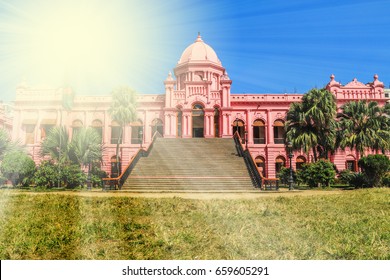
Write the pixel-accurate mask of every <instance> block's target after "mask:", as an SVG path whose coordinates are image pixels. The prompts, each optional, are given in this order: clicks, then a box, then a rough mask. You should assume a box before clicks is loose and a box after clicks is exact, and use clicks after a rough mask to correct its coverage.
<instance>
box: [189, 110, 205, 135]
mask: <svg viewBox="0 0 390 280" xmlns="http://www.w3.org/2000/svg"><path fill="white" fill-rule="evenodd" d="M192 137H193V138H202V137H204V111H203V107H202V105H199V104H196V105H194V107H193V108H192Z"/></svg>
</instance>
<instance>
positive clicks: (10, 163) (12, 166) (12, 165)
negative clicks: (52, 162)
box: [0, 151, 35, 187]
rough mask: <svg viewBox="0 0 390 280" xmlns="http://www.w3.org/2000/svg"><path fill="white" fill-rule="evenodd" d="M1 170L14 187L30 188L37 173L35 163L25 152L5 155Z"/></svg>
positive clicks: (12, 152)
mask: <svg viewBox="0 0 390 280" xmlns="http://www.w3.org/2000/svg"><path fill="white" fill-rule="evenodd" d="M0 170H1V173H2V174H3V176H4V177H5V178H7V179H8V180H10V181H11V183H12V186H14V187H16V186H28V185H29V183H30V179H31V177H32V176H33V174H34V172H35V163H34V161H33V160H32V159H31V157H29V156H28V155H26V154H25V153H24V152H22V151H11V152H8V153H6V154H5V155H4V158H3V161H2V162H1V166H0Z"/></svg>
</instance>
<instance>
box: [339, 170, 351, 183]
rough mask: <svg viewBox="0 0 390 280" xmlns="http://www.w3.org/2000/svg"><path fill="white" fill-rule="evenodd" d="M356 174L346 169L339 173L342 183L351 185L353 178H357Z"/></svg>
mask: <svg viewBox="0 0 390 280" xmlns="http://www.w3.org/2000/svg"><path fill="white" fill-rule="evenodd" d="M354 174H355V173H354V172H352V171H351V170H349V169H345V170H343V171H341V172H340V173H339V181H340V183H345V184H349V183H350V181H351V180H352V178H353V177H354V176H355V175H354Z"/></svg>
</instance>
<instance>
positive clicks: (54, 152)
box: [41, 126, 77, 163]
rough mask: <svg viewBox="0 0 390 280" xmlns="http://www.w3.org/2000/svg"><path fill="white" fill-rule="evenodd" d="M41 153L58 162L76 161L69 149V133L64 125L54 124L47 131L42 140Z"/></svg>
mask: <svg viewBox="0 0 390 280" xmlns="http://www.w3.org/2000/svg"><path fill="white" fill-rule="evenodd" d="M41 155H42V156H49V157H50V158H51V159H52V160H54V161H56V162H59V163H69V162H73V163H76V162H77V159H76V158H75V155H74V153H73V152H72V151H71V146H70V139H69V134H68V130H67V129H66V127H65V126H56V127H53V128H52V129H51V130H50V131H49V133H48V134H47V137H46V138H45V140H43V142H42V145H41Z"/></svg>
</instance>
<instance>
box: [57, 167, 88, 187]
mask: <svg viewBox="0 0 390 280" xmlns="http://www.w3.org/2000/svg"><path fill="white" fill-rule="evenodd" d="M86 180H87V175H86V174H85V173H84V172H83V171H81V169H80V166H78V165H75V164H72V165H65V166H64V167H63V168H61V181H62V182H63V186H64V187H65V188H70V189H74V188H77V187H80V186H83V185H84V183H85V182H86Z"/></svg>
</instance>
